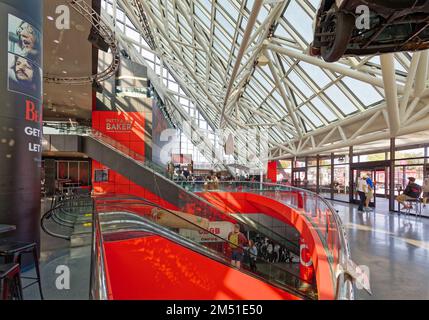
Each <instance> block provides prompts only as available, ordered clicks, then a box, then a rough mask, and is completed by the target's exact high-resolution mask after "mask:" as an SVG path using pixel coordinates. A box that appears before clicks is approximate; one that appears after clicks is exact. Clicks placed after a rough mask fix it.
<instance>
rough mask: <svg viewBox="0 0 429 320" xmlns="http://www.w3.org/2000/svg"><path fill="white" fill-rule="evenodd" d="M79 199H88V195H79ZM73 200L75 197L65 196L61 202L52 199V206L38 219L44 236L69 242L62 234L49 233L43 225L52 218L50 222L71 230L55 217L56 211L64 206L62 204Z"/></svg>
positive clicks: (68, 237) (67, 237) (68, 238)
mask: <svg viewBox="0 0 429 320" xmlns="http://www.w3.org/2000/svg"><path fill="white" fill-rule="evenodd" d="M80 197H82V198H88V195H79V198H80ZM89 198H90V197H89ZM75 199H76V195H71V196H65V198H63V199H61V200H58V199H57V197H56V196H55V197H54V200H53V201H54V204H53V205H52V206H51V208H50V209H49V210H47V211H46V212H45V213H44V214H43V215H42V217H41V218H40V227H41V228H42V230H43V231H44V232H45V233H46V234H48V235H50V236H52V237H55V238H60V239H64V240H70V238H71V237H70V236H66V235H62V234H59V233H55V232H53V231H50V230H49V228H48V227H47V226H46V225H45V223H46V221H47V220H49V219H50V218H52V221H54V222H55V223H56V224H58V225H61V226H62V227H66V228H73V227H72V226H69V225H65V224H63V223H61V222H59V221H58V220H57V218H58V217H57V214H56V213H57V212H58V210H60V209H61V208H62V207H63V206H64V204H65V203H66V202H68V201H73V200H75ZM59 220H62V219H59Z"/></svg>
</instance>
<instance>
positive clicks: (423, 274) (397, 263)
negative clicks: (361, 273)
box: [333, 202, 429, 300]
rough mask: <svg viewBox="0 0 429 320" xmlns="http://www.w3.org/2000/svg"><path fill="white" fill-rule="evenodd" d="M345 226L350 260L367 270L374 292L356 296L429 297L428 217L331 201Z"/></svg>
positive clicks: (367, 297)
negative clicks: (361, 209) (361, 207)
mask: <svg viewBox="0 0 429 320" xmlns="http://www.w3.org/2000/svg"><path fill="white" fill-rule="evenodd" d="M333 203H334V206H335V208H336V209H337V210H338V211H339V214H340V216H341V218H342V220H343V223H344V226H345V227H346V230H347V233H348V237H349V243H350V246H351V254H352V259H353V260H354V262H355V263H356V264H358V265H365V266H368V267H369V270H370V282H371V287H372V292H373V295H372V296H369V295H368V294H367V293H366V292H365V291H362V290H358V292H357V298H358V299H389V300H390V299H429V219H427V218H420V217H415V216H404V215H403V214H398V213H389V212H388V211H387V210H386V208H383V207H382V206H381V207H380V208H378V209H375V210H373V211H372V212H368V213H360V212H358V211H357V206H355V205H349V204H343V203H339V202H333Z"/></svg>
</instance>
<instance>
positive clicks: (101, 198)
mask: <svg viewBox="0 0 429 320" xmlns="http://www.w3.org/2000/svg"><path fill="white" fill-rule="evenodd" d="M136 198H138V197H135V198H134V199H136ZM97 199H100V200H103V199H104V197H97ZM110 199H111V198H109V200H110ZM120 200H124V199H123V198H121V199H120ZM138 200H139V201H140V202H137V203H134V204H141V203H145V204H146V205H149V206H151V207H154V208H158V209H162V210H164V211H166V212H168V213H169V214H171V215H173V216H175V217H176V218H178V219H181V220H184V221H186V223H188V224H190V225H192V226H194V227H196V228H198V229H203V228H201V226H199V225H197V224H195V223H192V222H191V221H188V220H186V219H184V218H183V217H181V216H179V215H177V214H176V213H175V212H173V211H171V210H169V209H166V208H164V207H162V206H160V205H158V204H157V203H154V202H152V201H150V200H147V199H143V198H138ZM129 204H133V203H127V205H129ZM115 207H117V208H120V209H122V210H125V211H128V209H127V208H123V207H121V206H115V205H110V208H115ZM130 213H132V212H130ZM139 217H140V216H139ZM140 218H141V217H140ZM203 230H204V231H205V232H207V233H208V234H210V235H211V236H213V237H215V238H218V239H221V240H222V241H223V242H225V243H227V244H229V245H235V244H233V243H232V242H230V241H229V240H228V239H224V238H222V237H220V236H218V235H216V234H214V233H212V232H211V231H210V230H206V229H203ZM238 247H239V248H241V249H242V250H245V247H242V246H238ZM249 254H250V255H252V256H254V254H252V253H249ZM266 262H268V263H269V261H266ZM276 268H278V269H280V270H282V271H284V272H286V273H288V274H291V275H292V276H293V277H295V278H298V279H299V280H300V281H302V282H306V283H309V282H308V281H307V280H304V279H301V278H300V277H299V276H297V275H294V274H292V273H291V272H290V271H288V270H285V269H283V268H280V267H277V266H276Z"/></svg>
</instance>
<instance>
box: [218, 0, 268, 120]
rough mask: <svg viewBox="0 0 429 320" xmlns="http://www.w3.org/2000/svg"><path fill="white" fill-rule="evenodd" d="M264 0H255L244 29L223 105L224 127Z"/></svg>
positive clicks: (221, 116)
mask: <svg viewBox="0 0 429 320" xmlns="http://www.w3.org/2000/svg"><path fill="white" fill-rule="evenodd" d="M262 4H263V0H255V2H254V3H253V8H252V13H251V15H250V17H249V20H248V22H247V25H246V30H245V31H244V35H243V39H242V41H241V46H240V50H239V51H238V54H237V58H236V60H235V65H234V69H232V73H231V78H230V79H229V84H228V87H227V89H226V93H225V100H224V102H223V107H222V111H221V115H220V126H221V127H222V123H223V118H224V116H225V108H226V104H227V102H228V99H229V94H230V92H231V89H232V86H233V85H234V81H235V77H236V76H237V72H238V68H239V67H240V64H241V60H242V59H243V55H244V52H245V51H246V49H247V46H248V44H249V39H250V35H251V34H252V30H253V27H254V26H255V23H256V18H257V17H258V14H259V11H260V10H261V7H262Z"/></svg>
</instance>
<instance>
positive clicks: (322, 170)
mask: <svg viewBox="0 0 429 320" xmlns="http://www.w3.org/2000/svg"><path fill="white" fill-rule="evenodd" d="M331 179H332V173H331V158H330V157H321V158H320V159H319V192H320V193H321V194H322V195H323V196H325V197H327V198H330V197H331V188H332V181H331Z"/></svg>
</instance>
